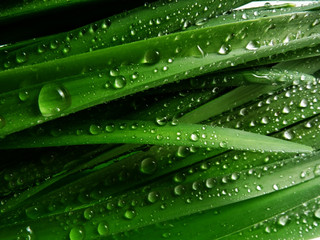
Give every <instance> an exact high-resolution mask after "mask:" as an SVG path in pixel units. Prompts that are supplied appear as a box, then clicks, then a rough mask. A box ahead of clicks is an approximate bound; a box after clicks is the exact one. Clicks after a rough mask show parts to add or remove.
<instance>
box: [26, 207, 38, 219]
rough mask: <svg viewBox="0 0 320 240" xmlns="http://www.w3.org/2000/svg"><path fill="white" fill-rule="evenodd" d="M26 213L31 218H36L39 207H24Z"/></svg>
mask: <svg viewBox="0 0 320 240" xmlns="http://www.w3.org/2000/svg"><path fill="white" fill-rule="evenodd" d="M26 215H27V216H28V217H29V218H31V219H36V218H38V217H39V215H40V213H39V209H38V208H37V207H29V208H27V209H26Z"/></svg>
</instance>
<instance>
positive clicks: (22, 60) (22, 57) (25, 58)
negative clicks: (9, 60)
mask: <svg viewBox="0 0 320 240" xmlns="http://www.w3.org/2000/svg"><path fill="white" fill-rule="evenodd" d="M16 61H17V63H25V62H27V61H28V56H27V54H26V53H25V52H21V53H18V54H17V56H16Z"/></svg>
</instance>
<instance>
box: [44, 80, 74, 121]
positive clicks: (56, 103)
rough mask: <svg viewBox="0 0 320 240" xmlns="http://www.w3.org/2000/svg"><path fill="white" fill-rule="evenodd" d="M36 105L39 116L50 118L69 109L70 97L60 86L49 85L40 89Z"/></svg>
mask: <svg viewBox="0 0 320 240" xmlns="http://www.w3.org/2000/svg"><path fill="white" fill-rule="evenodd" d="M38 105H39V109H40V112H41V114H42V115H43V116H44V117H50V116H53V115H55V114H58V113H61V112H63V111H64V110H66V109H67V108H69V107H70V105H71V97H70V95H69V93H68V91H67V90H66V89H65V88H64V87H63V86H62V85H58V84H56V83H49V84H46V85H44V86H43V87H42V88H41V90H40V93H39V97H38Z"/></svg>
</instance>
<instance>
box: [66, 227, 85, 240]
mask: <svg viewBox="0 0 320 240" xmlns="http://www.w3.org/2000/svg"><path fill="white" fill-rule="evenodd" d="M69 238H70V240H83V239H84V238H85V234H84V230H83V229H82V228H81V227H73V228H72V229H71V231H70V233H69Z"/></svg>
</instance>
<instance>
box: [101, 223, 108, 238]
mask: <svg viewBox="0 0 320 240" xmlns="http://www.w3.org/2000/svg"><path fill="white" fill-rule="evenodd" d="M98 233H99V235H100V236H107V235H108V234H109V226H108V224H107V223H105V222H100V223H99V225H98Z"/></svg>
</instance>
